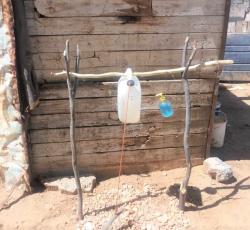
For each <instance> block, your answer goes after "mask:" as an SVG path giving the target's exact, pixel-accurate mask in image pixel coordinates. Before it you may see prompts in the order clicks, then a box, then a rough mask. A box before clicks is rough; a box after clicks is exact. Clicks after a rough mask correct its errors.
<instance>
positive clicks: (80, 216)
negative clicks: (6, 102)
mask: <svg viewBox="0 0 250 230" xmlns="http://www.w3.org/2000/svg"><path fill="white" fill-rule="evenodd" d="M64 60H65V67H66V71H67V85H68V91H69V108H70V145H71V152H72V167H73V171H74V176H75V182H76V188H77V195H78V208H77V212H78V220H82V219H83V211H82V206H83V205H82V203H83V199H82V188H81V183H80V177H79V169H78V165H77V155H76V147H75V107H74V99H75V90H76V85H75V84H73V83H72V80H71V77H70V74H69V66H70V65H69V41H68V40H67V41H66V49H65V51H64ZM73 82H74V81H73Z"/></svg>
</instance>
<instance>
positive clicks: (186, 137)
mask: <svg viewBox="0 0 250 230" xmlns="http://www.w3.org/2000/svg"><path fill="white" fill-rule="evenodd" d="M188 43H189V37H187V38H186V40H185V45H184V48H183V55H182V67H185V70H184V72H183V73H182V80H183V87H184V93H185V107H186V115H185V131H184V138H183V142H184V153H185V159H186V164H187V169H186V175H185V178H184V179H183V181H182V183H181V186H180V193H179V208H180V209H181V210H184V209H185V202H186V194H187V187H188V182H189V178H190V175H191V170H192V162H191V156H190V151H189V132H190V120H191V119H190V118H191V114H190V111H191V100H190V92H189V84H188V78H187V72H188V69H189V67H190V65H191V62H192V60H193V58H194V56H195V53H196V50H197V49H196V46H195V45H194V48H193V50H192V53H191V55H190V57H189V59H188V62H187V63H186V59H187V47H188Z"/></svg>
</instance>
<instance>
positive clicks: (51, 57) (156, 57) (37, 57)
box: [32, 49, 219, 69]
mask: <svg viewBox="0 0 250 230" xmlns="http://www.w3.org/2000/svg"><path fill="white" fill-rule="evenodd" d="M181 55H182V51H181V50H166V51H165V50H164V51H162V50H161V51H120V52H119V51H118V52H95V54H94V55H93V57H86V58H85V57H82V62H81V68H91V67H105V66H113V67H116V66H120V67H124V68H125V67H128V66H130V67H133V66H146V65H151V66H152V65H153V66H157V65H160V66H163V65H164V64H165V65H166V66H175V65H176V64H177V63H178V62H179V61H180V60H181ZM218 55H219V49H199V50H198V51H197V54H196V56H195V58H194V61H193V63H194V64H195V63H200V62H204V61H208V60H213V59H217V58H218ZM73 56H74V54H73V53H71V57H73ZM32 59H33V63H34V69H60V68H63V56H62V53H40V54H34V55H33V56H32ZM71 68H74V62H71Z"/></svg>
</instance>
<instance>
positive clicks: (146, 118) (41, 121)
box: [30, 106, 211, 129]
mask: <svg viewBox="0 0 250 230" xmlns="http://www.w3.org/2000/svg"><path fill="white" fill-rule="evenodd" d="M210 109H211V108H210V106H204V107H197V108H192V110H191V112H192V120H207V119H208V117H209V112H210ZM184 117H185V109H184V108H180V109H179V108H178V109H175V111H174V116H173V117H171V118H168V119H166V118H163V117H162V116H161V114H160V112H159V110H145V111H143V112H142V113H141V120H140V123H152V122H163V123H165V122H166V123H170V122H175V121H183V120H184ZM119 124H120V121H119V120H118V117H117V112H98V113H96V114H94V115H93V113H77V114H76V126H77V127H84V126H105V125H107V126H108V125H119ZM68 127H69V115H68V114H50V115H33V116H32V117H31V121H30V129H54V128H68Z"/></svg>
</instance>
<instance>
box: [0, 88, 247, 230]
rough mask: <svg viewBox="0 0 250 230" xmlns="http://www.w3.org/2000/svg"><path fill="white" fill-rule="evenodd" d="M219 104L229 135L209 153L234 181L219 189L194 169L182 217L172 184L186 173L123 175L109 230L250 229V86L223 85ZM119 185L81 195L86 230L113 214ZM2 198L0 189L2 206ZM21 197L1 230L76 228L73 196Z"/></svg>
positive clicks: (1, 214)
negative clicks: (225, 165) (224, 165)
mask: <svg viewBox="0 0 250 230" xmlns="http://www.w3.org/2000/svg"><path fill="white" fill-rule="evenodd" d="M219 100H220V101H221V102H222V105H223V106H222V109H223V111H225V112H226V113H227V116H228V127H227V135H226V141H225V145H224V147H223V148H220V149H212V154H213V155H216V156H219V157H220V158H221V159H223V160H225V161H227V163H229V164H230V165H231V166H232V168H233V171H234V176H235V180H234V181H232V182H231V183H228V184H221V183H218V182H216V181H214V180H212V179H210V178H209V177H208V176H207V175H206V174H205V172H204V168H203V166H197V167H194V168H193V171H192V175H191V180H190V186H192V187H190V190H189V196H188V203H187V211H186V212H185V213H182V212H180V211H179V210H178V209H177V208H176V205H177V203H178V200H177V199H176V195H177V194H176V193H177V187H178V185H176V184H178V183H180V181H181V180H182V178H183V175H184V172H185V171H184V169H175V170H170V171H164V172H162V171H161V172H153V173H150V174H142V175H130V176H122V178H121V184H122V185H121V192H120V193H119V199H118V204H119V209H120V210H123V212H122V214H121V215H120V216H119V218H117V219H116V220H115V221H114V223H113V228H112V229H145V230H146V229H147V230H154V229H178V230H182V229H183V230H184V229H190V230H191V229H205V230H206V229H207V230H208V229H219V230H220V229H222V230H224V229H225V230H231V229H232V230H238V229H239V230H245V229H250V218H249V213H250V205H249V204H250V128H249V127H250V84H233V85H230V84H226V85H223V87H221V90H220V96H219ZM117 182H118V179H117V178H112V179H109V180H105V181H101V182H100V183H99V184H98V186H97V187H96V189H95V190H94V192H93V193H89V194H84V210H85V212H86V216H85V222H84V223H85V224H87V225H88V226H89V228H88V229H101V226H104V225H105V223H106V221H108V220H109V219H110V218H111V217H112V215H113V214H114V210H115V209H114V204H116V197H117V189H116V188H117ZM0 186H1V185H0ZM6 195H7V194H6V192H4V190H3V188H2V187H1V189H0V202H1V201H3V200H4V198H5V197H6ZM19 195H20V192H19V191H16V192H15V196H14V199H13V198H12V199H11V200H10V206H9V207H7V208H5V209H2V210H1V211H0V229H52V230H53V229H76V219H75V217H76V196H73V195H65V194H61V193H60V192H58V191H39V190H38V189H37V191H36V192H35V193H33V194H31V195H28V196H25V197H22V198H20V199H16V198H17V197H18V196H19ZM91 226H92V228H91ZM93 226H94V227H93Z"/></svg>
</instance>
